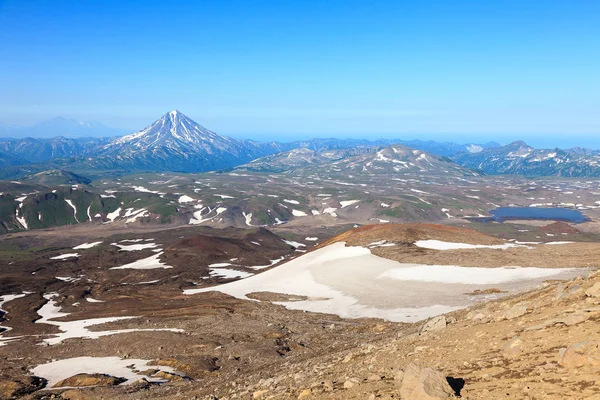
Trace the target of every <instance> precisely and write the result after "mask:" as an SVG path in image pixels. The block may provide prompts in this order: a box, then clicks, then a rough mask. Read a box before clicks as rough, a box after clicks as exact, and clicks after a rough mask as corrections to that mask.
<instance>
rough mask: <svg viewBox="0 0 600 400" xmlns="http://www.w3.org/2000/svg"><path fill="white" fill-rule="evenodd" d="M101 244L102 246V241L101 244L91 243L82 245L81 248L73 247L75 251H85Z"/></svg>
mask: <svg viewBox="0 0 600 400" xmlns="http://www.w3.org/2000/svg"><path fill="white" fill-rule="evenodd" d="M99 244H102V241H99V242H91V243H83V244H80V245H79V246H75V247H73V250H84V249H91V248H92V247H96V246H98V245H99Z"/></svg>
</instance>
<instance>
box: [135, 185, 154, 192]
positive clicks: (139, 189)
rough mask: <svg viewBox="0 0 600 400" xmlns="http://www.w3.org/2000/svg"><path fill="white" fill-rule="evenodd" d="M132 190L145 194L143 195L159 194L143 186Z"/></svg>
mask: <svg viewBox="0 0 600 400" xmlns="http://www.w3.org/2000/svg"><path fill="white" fill-rule="evenodd" d="M132 189H133V190H135V191H138V192H143V193H158V191H155V190H149V189H146V188H145V187H143V186H132Z"/></svg>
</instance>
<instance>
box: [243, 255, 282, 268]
mask: <svg viewBox="0 0 600 400" xmlns="http://www.w3.org/2000/svg"><path fill="white" fill-rule="evenodd" d="M284 259H285V256H281V257H279V258H278V259H275V260H269V262H270V264H269V265H254V266H251V267H248V268H251V269H255V270H259V269H265V268H269V267H272V266H273V265H275V264H277V263H278V262H280V261H283V260H284Z"/></svg>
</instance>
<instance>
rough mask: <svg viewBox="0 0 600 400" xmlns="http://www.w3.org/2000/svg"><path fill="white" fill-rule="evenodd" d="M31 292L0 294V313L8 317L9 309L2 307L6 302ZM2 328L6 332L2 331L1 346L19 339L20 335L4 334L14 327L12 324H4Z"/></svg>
mask: <svg viewBox="0 0 600 400" xmlns="http://www.w3.org/2000/svg"><path fill="white" fill-rule="evenodd" d="M28 294H29V293H28V292H25V293H21V294H5V295H2V296H0V313H4V319H6V315H7V314H8V311H6V310H4V309H3V308H2V307H4V304H6V303H8V302H9V301H13V300H15V299H19V298H21V297H24V296H27V295H28ZM0 325H2V323H0ZM2 328H3V329H4V332H2V333H0V347H2V346H5V345H6V344H7V343H9V342H11V341H13V340H16V339H18V338H19V337H20V336H14V337H3V336H4V334H5V333H6V332H8V331H10V330H11V329H12V328H11V327H10V326H2Z"/></svg>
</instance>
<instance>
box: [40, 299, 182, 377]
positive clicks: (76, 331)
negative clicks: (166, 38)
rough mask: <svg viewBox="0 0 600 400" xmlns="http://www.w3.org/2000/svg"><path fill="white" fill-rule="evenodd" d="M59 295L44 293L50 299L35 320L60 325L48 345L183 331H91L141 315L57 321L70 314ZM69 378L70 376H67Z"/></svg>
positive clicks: (47, 342) (180, 330)
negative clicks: (126, 335)
mask: <svg viewBox="0 0 600 400" xmlns="http://www.w3.org/2000/svg"><path fill="white" fill-rule="evenodd" d="M56 296H57V294H56V293H49V294H46V295H44V298H45V299H46V300H48V302H46V304H44V305H43V306H42V307H41V308H40V309H39V310H38V312H37V313H38V314H39V316H40V317H42V318H40V319H38V320H37V321H35V323H36V324H48V325H54V326H58V329H59V330H60V331H61V332H60V333H58V334H55V335H53V336H54V337H51V338H48V339H44V343H46V344H48V345H55V344H58V343H61V342H62V341H63V340H66V339H73V338H83V339H97V338H99V337H102V336H109V335H116V334H119V333H130V332H154V331H168V332H183V330H182V329H170V328H164V329H163V328H159V329H139V328H133V329H117V330H108V331H90V330H89V329H88V328H89V327H91V326H95V325H100V324H106V323H108V322H115V321H121V320H126V319H133V318H139V317H105V318H91V319H83V320H78V321H55V320H56V319H57V318H62V317H66V316H68V315H69V314H70V313H64V312H61V311H60V307H59V306H57V304H56V302H55V301H53V299H54V298H55V297H56ZM67 378H68V377H67Z"/></svg>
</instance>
